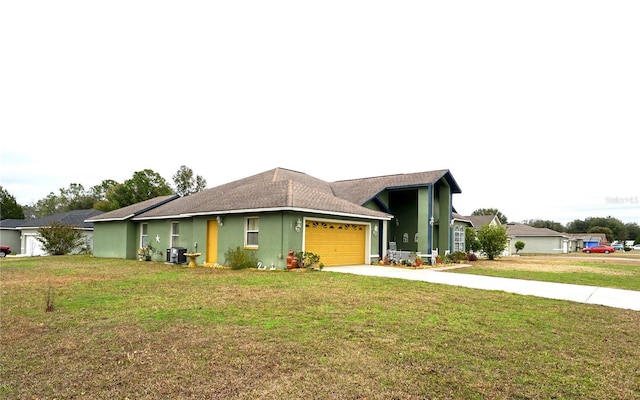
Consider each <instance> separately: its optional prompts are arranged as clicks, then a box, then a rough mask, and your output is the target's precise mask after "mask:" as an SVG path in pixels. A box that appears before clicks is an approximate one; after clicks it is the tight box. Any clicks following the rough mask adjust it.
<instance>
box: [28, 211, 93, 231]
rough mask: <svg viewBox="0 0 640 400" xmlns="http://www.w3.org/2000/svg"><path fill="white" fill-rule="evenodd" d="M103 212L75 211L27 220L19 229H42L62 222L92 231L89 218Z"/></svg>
mask: <svg viewBox="0 0 640 400" xmlns="http://www.w3.org/2000/svg"><path fill="white" fill-rule="evenodd" d="M102 213H103V212H102V211H98V210H94V209H89V210H73V211H67V212H63V213H58V214H53V215H49V216H47V217H44V218H36V219H26V220H23V222H22V223H20V224H18V226H17V228H19V229H27V228H41V227H45V226H49V225H51V223H53V222H60V223H62V224H65V225H71V226H75V227H78V228H82V229H92V228H93V223H92V222H87V221H86V220H87V219H88V218H91V217H94V216H97V215H100V214H102Z"/></svg>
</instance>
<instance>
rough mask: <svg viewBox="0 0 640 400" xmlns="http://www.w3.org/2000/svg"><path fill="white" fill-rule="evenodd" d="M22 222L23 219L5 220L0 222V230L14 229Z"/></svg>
mask: <svg viewBox="0 0 640 400" xmlns="http://www.w3.org/2000/svg"><path fill="white" fill-rule="evenodd" d="M23 222H24V219H13V218H7V219H3V220H2V221H0V229H15V228H16V227H17V226H18V225H20V224H21V223H23Z"/></svg>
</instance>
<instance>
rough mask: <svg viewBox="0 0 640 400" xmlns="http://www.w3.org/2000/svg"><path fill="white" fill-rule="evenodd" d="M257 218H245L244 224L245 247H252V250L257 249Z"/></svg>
mask: <svg viewBox="0 0 640 400" xmlns="http://www.w3.org/2000/svg"><path fill="white" fill-rule="evenodd" d="M258 222H259V221H258V218H257V217H251V218H247V219H246V223H245V235H244V237H245V243H244V245H245V247H253V248H257V247H258V231H259V229H258V227H259V224H258Z"/></svg>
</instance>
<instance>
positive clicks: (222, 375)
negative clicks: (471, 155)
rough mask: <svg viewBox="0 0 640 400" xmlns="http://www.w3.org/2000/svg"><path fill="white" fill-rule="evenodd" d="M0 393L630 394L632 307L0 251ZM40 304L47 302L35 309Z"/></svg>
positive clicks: (360, 279)
mask: <svg viewBox="0 0 640 400" xmlns="http://www.w3.org/2000/svg"><path fill="white" fill-rule="evenodd" d="M0 305H1V308H0V326H1V329H2V332H1V333H2V334H1V336H0V398H3V399H32V398H33V399H35V398H38V399H53V398H65V399H71V398H78V399H81V398H82V399H84V398H91V399H114V398H118V399H125V398H135V399H257V398H260V399H302V398H305V399H365V398H366V399H410V398H411V399H416V398H418V399H422V398H437V399H514V398H520V399H525V398H526V399H546V398H566V399H630V398H638V394H639V393H640V381H639V380H638V371H639V370H640V347H639V346H638V343H640V330H639V329H638V326H640V313H639V312H636V311H630V310H622V309H614V308H610V307H603V306H596V305H586V304H581V303H573V302H567V301H556V300H549V299H541V298H536V297H533V296H518V295H513V294H508V293H503V292H494V291H484V290H473V289H467V288H459V287H452V286H447V285H436V284H430V283H426V282H416V281H405V280H401V279H386V278H377V277H366V276H356V275H351V274H340V273H331V272H321V271H313V272H307V273H296V272H284V271H258V270H257V269H251V270H240V271H232V270H222V269H206V268H186V267H184V266H176V265H165V264H163V263H155V262H138V261H126V260H112V259H96V258H92V257H89V256H63V257H37V258H23V259H3V260H0ZM47 305H52V306H53V310H54V311H52V312H47V311H46V308H47Z"/></svg>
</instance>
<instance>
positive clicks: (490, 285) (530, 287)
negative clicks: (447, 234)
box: [323, 265, 640, 311]
mask: <svg viewBox="0 0 640 400" xmlns="http://www.w3.org/2000/svg"><path fill="white" fill-rule="evenodd" d="M323 271H326V272H341V273H348V274H355V275H369V276H381V277H387V278H399V279H409V280H415V281H425V282H431V283H440V284H444V285H454V286H464V287H467V288H472V289H484V290H500V291H504V292H508V293H515V294H522V295H529V296H538V297H545V298H548V299H556V300H568V301H575V302H579V303H586V304H598V305H603V306H608V307H615V308H624V309H629V310H635V311H640V291H635V290H623V289H609V288H603V287H596V286H585V285H573V284H566V283H552V282H539V281H529V280H524V279H511V278H497V277H491V276H480V275H469V274H455V273H448V272H443V271H435V270H432V269H408V268H407V269H405V268H397V267H388V266H380V265H354V266H344V267H325V268H324V269H323Z"/></svg>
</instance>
